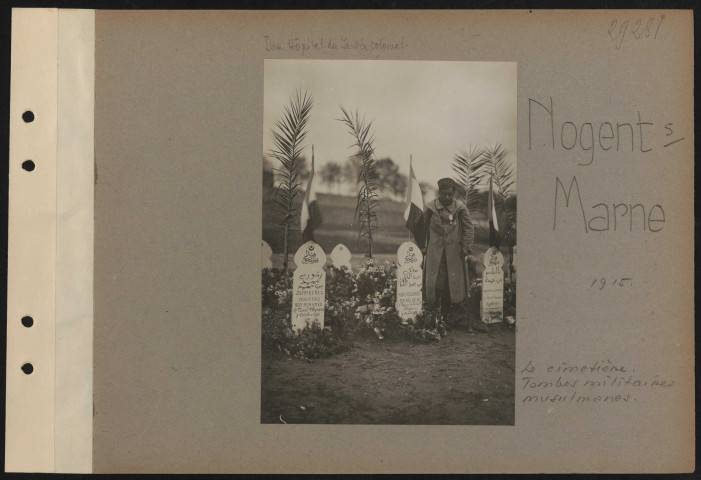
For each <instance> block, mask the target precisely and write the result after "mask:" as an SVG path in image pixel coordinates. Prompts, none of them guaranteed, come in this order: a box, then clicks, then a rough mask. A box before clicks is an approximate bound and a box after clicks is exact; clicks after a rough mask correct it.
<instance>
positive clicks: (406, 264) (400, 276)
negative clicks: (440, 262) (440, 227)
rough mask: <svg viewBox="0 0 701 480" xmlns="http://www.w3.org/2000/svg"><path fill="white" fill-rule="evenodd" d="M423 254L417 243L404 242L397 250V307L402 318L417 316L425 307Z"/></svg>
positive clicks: (407, 318)
mask: <svg viewBox="0 0 701 480" xmlns="http://www.w3.org/2000/svg"><path fill="white" fill-rule="evenodd" d="M422 262H423V255H422V254H421V250H420V249H419V247H418V246H416V244H414V243H412V242H404V243H402V244H401V245H400V246H399V250H397V301H396V304H395V307H396V309H397V314H398V315H399V316H400V317H401V318H402V320H405V321H406V320H409V319H412V320H413V319H414V318H416V315H418V314H419V313H420V312H421V309H422V308H423V299H422V294H421V288H422V285H423V275H422V270H421V264H422Z"/></svg>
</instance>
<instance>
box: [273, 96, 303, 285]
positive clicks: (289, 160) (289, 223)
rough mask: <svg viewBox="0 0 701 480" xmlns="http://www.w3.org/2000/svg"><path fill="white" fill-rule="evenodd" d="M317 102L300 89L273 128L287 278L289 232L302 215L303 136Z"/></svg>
mask: <svg viewBox="0 0 701 480" xmlns="http://www.w3.org/2000/svg"><path fill="white" fill-rule="evenodd" d="M313 104H314V99H313V97H312V96H311V95H310V94H309V93H307V92H306V91H302V90H297V91H296V92H295V93H294V94H293V95H291V97H290V103H289V104H288V105H286V106H285V108H284V111H283V113H282V116H281V117H280V119H278V120H277V121H276V122H275V127H274V128H273V129H272V131H271V136H272V139H273V146H274V148H273V149H271V150H270V151H269V152H268V155H269V156H270V157H272V158H273V159H275V160H277V161H279V162H280V166H279V168H275V169H274V171H275V174H276V177H277V181H278V185H277V187H276V188H275V189H274V190H273V191H274V193H273V195H272V199H273V202H274V205H275V207H276V210H277V212H278V213H279V214H280V216H281V220H280V228H281V229H282V230H283V231H284V252H283V254H284V260H283V264H284V265H283V268H284V269H285V278H287V257H288V247H289V246H288V236H289V231H290V230H293V229H294V226H296V225H297V221H296V220H297V219H298V216H299V212H298V208H297V206H296V204H295V199H296V198H297V196H298V195H299V193H300V186H301V185H300V182H298V181H297V178H298V176H299V174H300V171H301V169H302V165H303V162H304V159H303V158H302V152H303V151H304V148H305V145H304V139H305V138H306V136H307V124H308V123H309V117H310V114H311V110H312V106H313Z"/></svg>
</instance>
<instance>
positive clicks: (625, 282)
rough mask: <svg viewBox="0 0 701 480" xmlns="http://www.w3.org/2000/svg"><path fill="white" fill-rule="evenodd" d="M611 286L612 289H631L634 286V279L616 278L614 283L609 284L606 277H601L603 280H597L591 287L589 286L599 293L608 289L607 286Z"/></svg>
mask: <svg viewBox="0 0 701 480" xmlns="http://www.w3.org/2000/svg"><path fill="white" fill-rule="evenodd" d="M607 285H608V286H609V287H610V288H613V287H629V286H631V285H633V279H632V278H630V277H622V278H618V277H617V278H614V279H613V282H609V281H608V280H607V279H606V277H601V278H595V279H594V281H593V282H591V285H589V287H590V288H594V289H597V290H599V291H601V290H603V289H604V288H606V286H607Z"/></svg>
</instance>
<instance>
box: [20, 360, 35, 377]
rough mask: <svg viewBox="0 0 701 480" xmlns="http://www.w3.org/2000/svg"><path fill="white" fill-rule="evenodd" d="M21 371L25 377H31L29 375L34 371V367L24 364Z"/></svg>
mask: <svg viewBox="0 0 701 480" xmlns="http://www.w3.org/2000/svg"><path fill="white" fill-rule="evenodd" d="M22 371H23V372H24V373H25V375H31V373H32V372H33V371H34V367H33V366H32V364H31V363H25V364H24V365H22Z"/></svg>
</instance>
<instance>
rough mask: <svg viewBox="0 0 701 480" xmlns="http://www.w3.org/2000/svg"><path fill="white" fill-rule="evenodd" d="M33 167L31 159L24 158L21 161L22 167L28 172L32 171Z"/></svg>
mask: <svg viewBox="0 0 701 480" xmlns="http://www.w3.org/2000/svg"><path fill="white" fill-rule="evenodd" d="M34 167H35V165H34V162H32V161H31V160H25V161H24V162H22V168H23V169H25V170H26V171H28V172H31V171H33V170H34Z"/></svg>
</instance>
